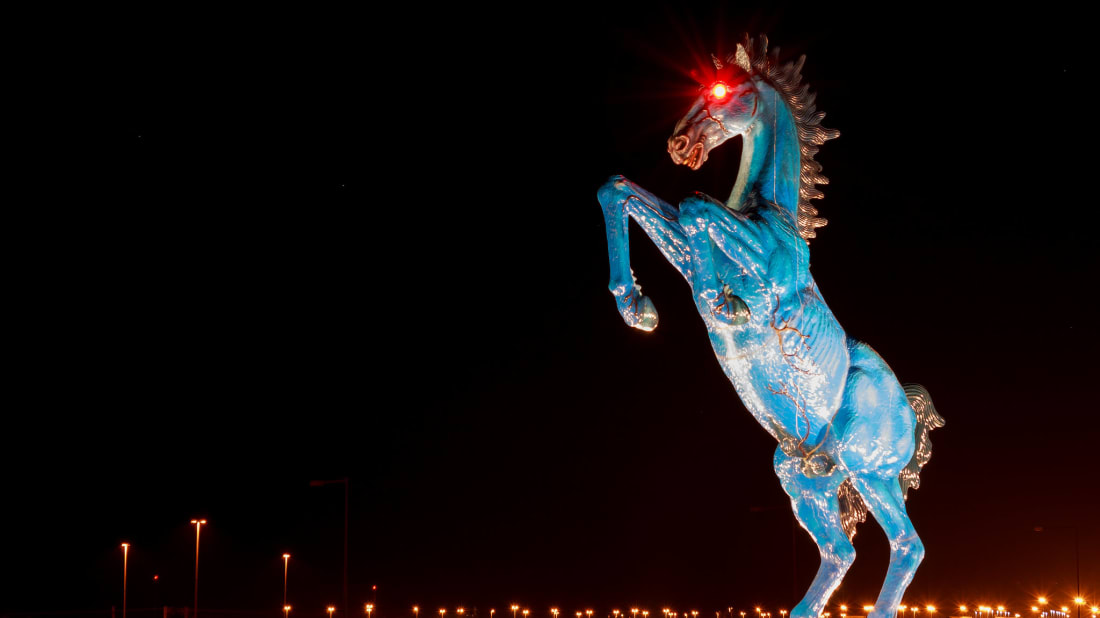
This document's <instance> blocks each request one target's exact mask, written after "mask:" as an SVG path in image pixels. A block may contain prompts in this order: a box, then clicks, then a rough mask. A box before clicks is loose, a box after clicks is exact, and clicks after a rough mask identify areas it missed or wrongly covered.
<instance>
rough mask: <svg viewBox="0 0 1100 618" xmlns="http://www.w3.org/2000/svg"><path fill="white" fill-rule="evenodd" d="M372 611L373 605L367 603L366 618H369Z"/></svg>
mask: <svg viewBox="0 0 1100 618" xmlns="http://www.w3.org/2000/svg"><path fill="white" fill-rule="evenodd" d="M373 611H374V603H367V618H370V613H371V612H373Z"/></svg>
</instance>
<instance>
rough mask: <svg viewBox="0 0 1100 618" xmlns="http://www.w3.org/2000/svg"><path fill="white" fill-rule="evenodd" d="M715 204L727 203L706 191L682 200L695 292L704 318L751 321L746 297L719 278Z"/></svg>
mask: <svg viewBox="0 0 1100 618" xmlns="http://www.w3.org/2000/svg"><path fill="white" fill-rule="evenodd" d="M714 208H723V209H724V208H725V207H724V206H723V205H721V204H720V203H719V202H717V201H715V200H714V199H713V198H710V197H709V196H706V195H703V194H697V195H696V196H694V197H689V198H687V199H685V200H684V201H683V202H681V203H680V228H681V229H683V230H684V234H685V236H686V238H687V243H688V248H689V249H690V252H691V257H692V278H691V279H690V280H689V281H690V282H691V289H692V291H693V292H694V293H695V304H696V307H698V309H699V311H700V313H701V314H702V315H703V316H704V319H705V317H706V316H707V315H708V314H709V315H710V317H711V318H713V320H714V321H716V322H717V323H719V324H722V325H726V326H737V325H740V324H744V323H746V322H748V321H749V317H750V316H751V314H752V312H751V311H750V309H749V306H748V305H747V304H746V303H745V301H744V299H742V298H741V297H740V296H738V295H737V293H735V291H734V290H733V289H732V288H731V287H730V286H729V285H728V284H727V283H724V282H722V281H720V280H719V278H718V271H717V269H716V268H715V264H714V256H713V248H712V246H713V244H714V240H715V239H714V232H713V230H714V227H715V226H714V223H713V222H712V219H713V218H714V216H713V215H714V213H713V212H712V210H713V209H714ZM738 265H739V266H740V264H738ZM742 268H743V267H742Z"/></svg>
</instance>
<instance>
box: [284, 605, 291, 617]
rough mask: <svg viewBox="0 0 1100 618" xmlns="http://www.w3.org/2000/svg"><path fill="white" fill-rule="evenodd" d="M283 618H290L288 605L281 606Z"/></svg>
mask: <svg viewBox="0 0 1100 618" xmlns="http://www.w3.org/2000/svg"><path fill="white" fill-rule="evenodd" d="M283 618H290V606H289V605H284V606H283Z"/></svg>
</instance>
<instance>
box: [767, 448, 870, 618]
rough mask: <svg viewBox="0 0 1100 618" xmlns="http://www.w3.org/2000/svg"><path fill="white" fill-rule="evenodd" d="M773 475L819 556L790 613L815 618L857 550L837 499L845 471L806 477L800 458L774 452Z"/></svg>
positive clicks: (780, 451)
mask: <svg viewBox="0 0 1100 618" xmlns="http://www.w3.org/2000/svg"><path fill="white" fill-rule="evenodd" d="M775 473H776V475H778V476H779V480H780V483H781V484H782V485H783V490H784V491H786V492H787V495H788V496H790V498H791V507H792V509H793V510H794V514H795V518H797V519H798V522H799V523H800V524H802V527H803V528H805V529H806V531H807V532H809V533H810V536H811V537H812V538H813V540H814V543H817V547H818V550H819V551H820V553H821V565H820V566H819V567H818V569H817V575H816V576H814V581H813V583H812V584H810V589H809V590H808V591H807V592H806V596H805V597H803V598H802V600H801V601H799V603H798V605H796V606H795V607H794V609H792V610H791V618H818V617H819V616H821V614H822V612H823V611H824V610H825V605H826V604H827V603H828V602H829V597H831V596H832V595H833V592H835V591H836V589H837V586H839V585H840V582H841V580H842V579H844V574H845V573H847V572H848V568H849V567H850V566H852V562H854V561H855V559H856V550H855V548H854V547H852V542H851V540H850V539H849V538H848V535H847V534H846V533H845V532H844V528H843V525H842V524H841V517H840V502H839V500H838V499H837V490H838V489H839V488H840V485H841V483H843V482H844V472H843V471H842V470H841V469H840V468H835V469H834V470H833V473H832V474H830V475H828V476H820V477H814V478H809V477H807V476H806V475H805V474H803V473H802V459H800V458H798V457H790V456H788V455H786V454H784V453H783V451H782V450H776V452H775Z"/></svg>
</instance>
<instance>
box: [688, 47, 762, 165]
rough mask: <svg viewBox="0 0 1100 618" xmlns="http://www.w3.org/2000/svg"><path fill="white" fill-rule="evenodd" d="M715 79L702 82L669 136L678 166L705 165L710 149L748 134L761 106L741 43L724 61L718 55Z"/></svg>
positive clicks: (713, 57) (715, 62) (715, 59)
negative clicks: (689, 105)
mask: <svg viewBox="0 0 1100 618" xmlns="http://www.w3.org/2000/svg"><path fill="white" fill-rule="evenodd" d="M711 58H712V59H713V61H714V66H715V69H716V72H715V74H714V78H713V79H709V80H706V81H702V82H700V90H701V93H700V95H699V96H698V97H697V98H696V99H695V102H694V103H693V104H692V106H691V109H690V110H688V113H687V115H685V116H684V117H683V118H681V119H680V122H678V123H677V124H676V129H675V130H674V131H673V132H672V137H670V138H669V139H668V154H669V155H670V156H671V157H672V161H673V162H674V163H676V164H677V165H686V166H688V167H690V168H691V169H693V170H697V169H699V168H700V167H702V165H703V163H705V162H706V160H707V156H708V155H709V154H710V151H711V150H713V149H715V148H717V147H718V146H721V145H722V144H723V143H725V142H726V140H728V139H730V138H731V137H735V136H738V135H743V134H745V133H746V132H747V131H748V130H749V127H750V126H751V125H752V123H753V121H754V120H755V119H756V113H757V110H758V108H759V97H760V93H759V92H758V91H757V88H756V86H755V85H754V84H753V80H752V79H751V78H750V71H751V69H750V68H749V61H748V59H747V56H745V50H744V48H743V47H742V46H740V45H738V46H737V54H736V55H734V56H731V57H730V58H729V59H728V60H732V61H733V62H732V63H731V64H723V63H722V61H721V60H719V59H718V58H717V57H715V56H711Z"/></svg>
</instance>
